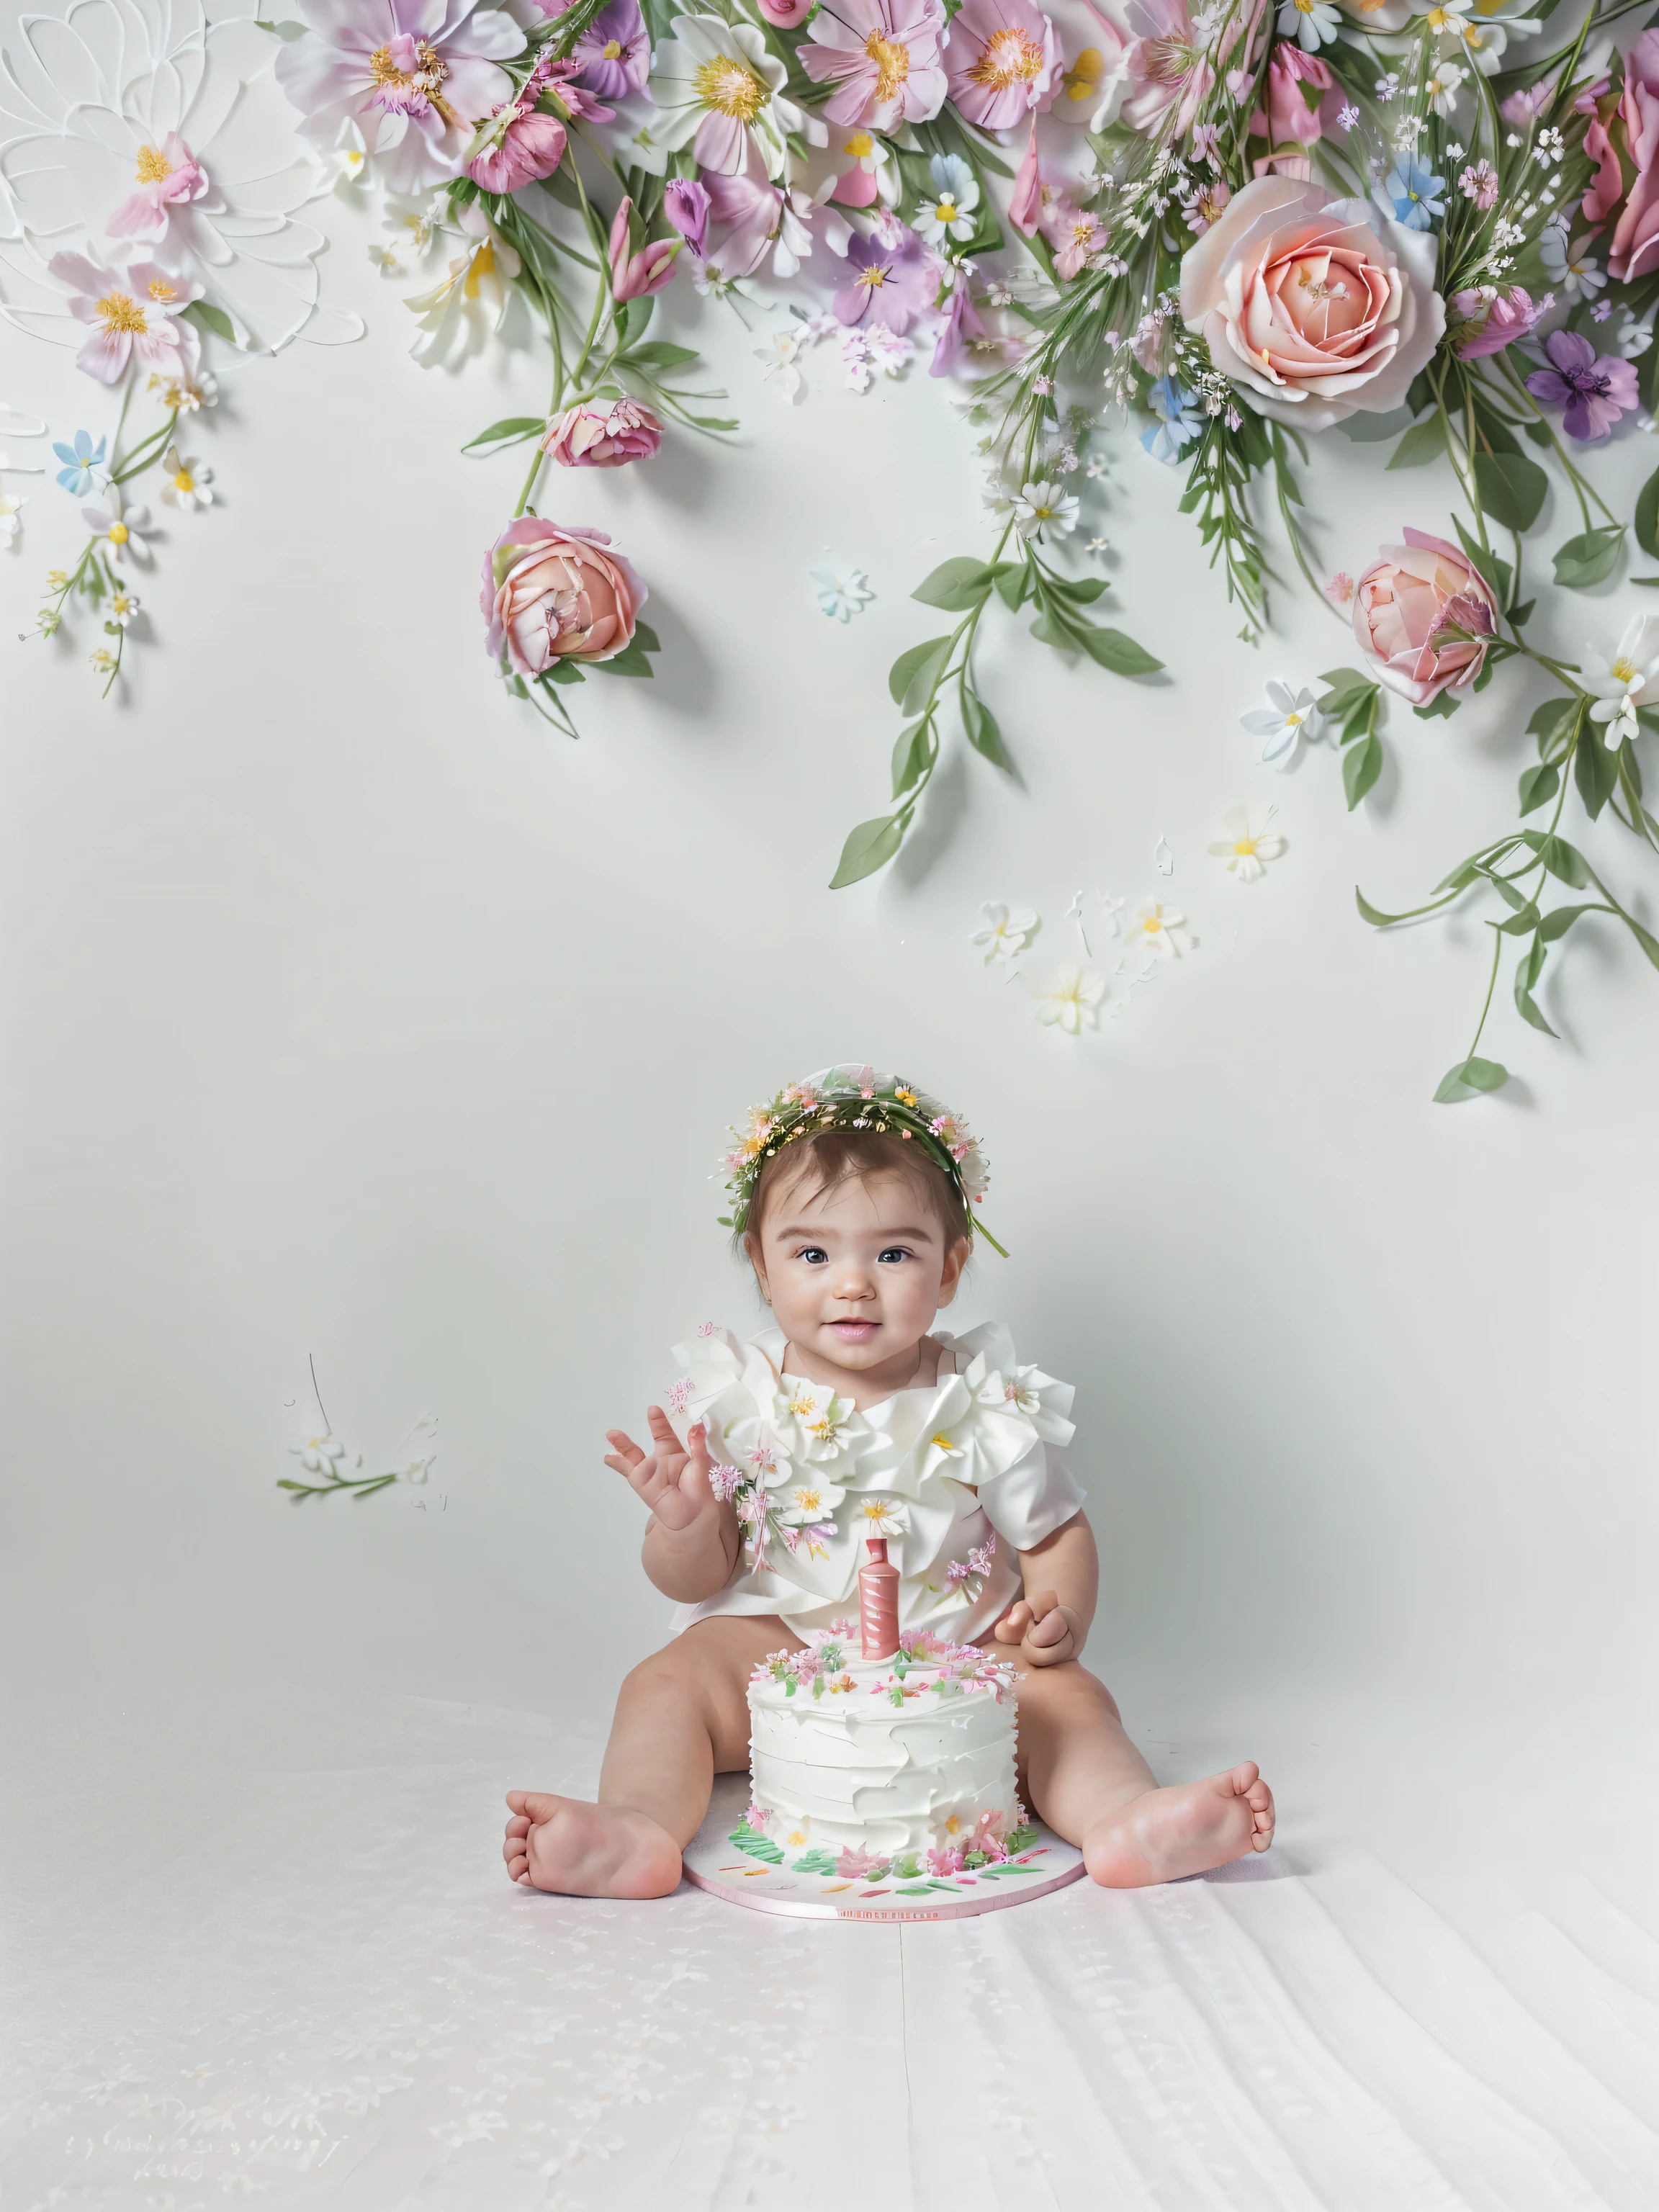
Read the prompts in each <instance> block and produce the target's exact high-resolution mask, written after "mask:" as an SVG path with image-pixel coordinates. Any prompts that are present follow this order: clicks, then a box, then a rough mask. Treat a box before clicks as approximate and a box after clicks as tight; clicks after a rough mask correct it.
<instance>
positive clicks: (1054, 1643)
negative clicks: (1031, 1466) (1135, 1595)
mask: <svg viewBox="0 0 1659 2212" xmlns="http://www.w3.org/2000/svg"><path fill="white" fill-rule="evenodd" d="M1019 1571H1020V1574H1021V1577H1022V1578H1023V1580H1024V1584H1025V1588H1026V1591H1027V1593H1028V1595H1026V1596H1024V1597H1022V1598H1018V1599H1016V1600H1015V1601H1014V1603H1013V1604H1012V1605H1011V1606H1010V1607H1009V1608H1008V1610H1007V1612H1006V1613H1005V1614H1004V1615H1003V1617H1002V1619H1001V1620H1000V1621H998V1623H997V1625H996V1627H995V1628H994V1630H993V1632H992V1633H993V1634H994V1636H995V1638H996V1639H997V1642H998V1643H999V1644H1018V1645H1019V1646H1020V1648H1021V1656H1023V1657H1024V1661H1025V1663H1026V1665H1027V1666H1028V1667H1052V1666H1054V1664H1055V1663H1056V1662H1058V1661H1059V1660H1061V1659H1076V1658H1079V1656H1081V1654H1082V1651H1083V1645H1084V1640H1085V1638H1086V1637H1087V1635H1088V1633H1089V1624H1090V1622H1091V1620H1093V1619H1094V1617H1095V1600H1096V1598H1097V1596H1098V1595H1099V1591H1100V1554H1099V1553H1098V1552H1097V1551H1096V1549H1095V1537H1094V1531H1093V1529H1092V1528H1090V1526H1089V1519H1088V1516H1087V1515H1086V1514H1084V1513H1074V1514H1073V1516H1072V1517H1071V1519H1070V1520H1069V1521H1066V1522H1062V1523H1061V1525H1060V1527H1059V1528H1056V1529H1055V1530H1054V1533H1053V1534H1051V1535H1048V1536H1045V1537H1044V1538H1043V1540H1042V1542H1041V1543H1040V1544H1038V1545H1036V1546H1035V1547H1033V1549H1032V1550H1030V1551H1029V1552H1022V1553H1020V1555H1019Z"/></svg>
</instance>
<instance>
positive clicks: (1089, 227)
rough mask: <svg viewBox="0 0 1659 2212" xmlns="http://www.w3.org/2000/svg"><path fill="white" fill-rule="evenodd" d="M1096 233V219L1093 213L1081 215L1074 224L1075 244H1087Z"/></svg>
mask: <svg viewBox="0 0 1659 2212" xmlns="http://www.w3.org/2000/svg"><path fill="white" fill-rule="evenodd" d="M1094 234H1095V219H1094V217H1093V216H1091V215H1080V216H1079V217H1078V219H1077V221H1076V222H1074V223H1073V225H1072V243H1073V246H1087V244H1088V243H1089V241H1090V240H1091V238H1092V237H1093V236H1094Z"/></svg>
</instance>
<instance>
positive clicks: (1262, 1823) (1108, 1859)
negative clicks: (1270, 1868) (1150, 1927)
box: [1083, 1759, 1273, 1889]
mask: <svg viewBox="0 0 1659 2212" xmlns="http://www.w3.org/2000/svg"><path fill="white" fill-rule="evenodd" d="M1272 1841H1273V1791H1272V1790H1269V1789H1268V1787H1267V1784H1266V1783H1265V1782H1264V1781H1263V1780H1262V1779H1261V1770H1260V1769H1259V1768H1258V1767H1257V1766H1256V1765H1255V1763H1254V1762H1253V1761H1252V1760H1250V1759H1246V1760H1245V1761H1244V1763H1243V1765H1241V1766H1233V1767H1229V1769H1228V1770H1227V1771H1226V1772H1225V1774H1212V1775H1210V1776H1209V1777H1208V1778H1207V1779H1206V1780H1205V1781H1203V1782H1183V1783H1182V1784H1179V1785H1177V1786H1176V1788H1175V1789H1172V1790H1148V1791H1147V1792H1146V1796H1144V1797H1137V1798H1135V1799H1134V1800H1133V1802H1131V1803H1130V1804H1127V1805H1126V1806H1125V1807H1124V1808H1123V1809H1122V1811H1121V1812H1120V1813H1112V1814H1109V1815H1108V1816H1107V1818H1106V1819H1105V1820H1097V1821H1096V1823H1095V1825H1094V1826H1093V1827H1092V1828H1091V1829H1090V1830H1089V1832H1088V1833H1087V1834H1086V1835H1085V1837H1084V1838H1083V1863H1084V1864H1085V1866H1086V1867H1087V1868H1088V1869H1089V1872H1090V1873H1091V1875H1093V1877H1094V1879H1095V1880H1096V1881H1097V1882H1101V1883H1103V1884H1104V1886H1105V1887H1107V1888H1108V1889H1142V1888H1144V1887H1146V1885H1147V1884H1148V1883H1149V1882H1155V1881H1180V1879H1181V1878H1182V1875H1189V1874H1203V1873H1205V1872H1206V1870H1207V1869H1209V1868H1211V1867H1218V1866H1225V1865H1226V1864H1227V1863H1228V1861H1229V1860H1230V1859H1242V1858H1243V1857H1245V1856H1246V1855H1247V1854H1248V1853H1249V1852H1251V1851H1265V1850H1267V1846H1268V1845H1269V1844H1271V1843H1272Z"/></svg>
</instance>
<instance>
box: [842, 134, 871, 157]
mask: <svg viewBox="0 0 1659 2212" xmlns="http://www.w3.org/2000/svg"><path fill="white" fill-rule="evenodd" d="M841 150H842V153H843V154H850V155H852V157H853V159H854V161H868V160H869V158H870V156H871V155H872V154H873V153H874V152H875V150H876V142H875V140H874V139H873V138H872V137H871V136H870V133H869V132H868V131H854V133H853V135H852V137H850V138H849V139H848V142H847V143H846V144H845V145H844V146H843V147H842V149H841Z"/></svg>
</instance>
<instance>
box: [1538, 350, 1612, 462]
mask: <svg viewBox="0 0 1659 2212" xmlns="http://www.w3.org/2000/svg"><path fill="white" fill-rule="evenodd" d="M1544 350H1545V352H1546V353H1547V355H1548V356H1549V357H1550V360H1551V361H1552V362H1553V364H1554V366H1553V368H1541V369H1540V370H1539V371H1538V372H1537V374H1535V375H1533V376H1529V377H1528V379H1527V389H1528V392H1531V394H1532V396H1533V398H1534V399H1538V400H1541V401H1542V402H1543V404H1544V405H1545V406H1547V407H1560V408H1564V409H1565V410H1566V411H1565V414H1564V415H1563V416H1562V418H1561V427H1562V428H1563V429H1564V430H1565V432H1566V434H1567V435H1568V436H1569V437H1570V438H1576V439H1577V441H1578V442H1579V444H1580V445H1583V446H1599V445H1601V443H1602V442H1603V441H1605V439H1606V438H1607V435H1608V434H1609V433H1610V432H1611V430H1612V428H1613V424H1614V423H1615V422H1617V421H1618V420H1619V417H1620V416H1621V415H1626V414H1628V413H1630V411H1631V410H1632V408H1634V407H1635V405H1636V404H1637V389H1636V371H1635V369H1634V368H1632V366H1631V364H1630V362H1627V361H1620V359H1618V357H1617V356H1614V355H1613V354H1602V355H1601V356H1597V354H1596V350H1595V347H1594V346H1593V345H1592V344H1591V343H1590V342H1589V339H1588V338H1584V337H1579V335H1578V333H1577V331H1554V332H1553V333H1552V335H1551V336H1550V337H1549V338H1548V339H1547V341H1546V343H1545V346H1544Z"/></svg>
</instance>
